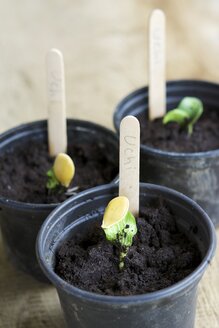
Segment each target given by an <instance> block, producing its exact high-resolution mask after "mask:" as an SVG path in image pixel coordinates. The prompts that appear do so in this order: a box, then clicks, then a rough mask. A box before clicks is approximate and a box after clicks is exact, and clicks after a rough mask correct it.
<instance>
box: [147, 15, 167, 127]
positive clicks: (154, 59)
mask: <svg viewBox="0 0 219 328" xmlns="http://www.w3.org/2000/svg"><path fill="white" fill-rule="evenodd" d="M165 21H166V19H165V14H164V13H163V11H161V10H159V9H156V10H154V11H153V12H152V14H151V17H150V20H149V120H151V121H152V120H154V119H156V118H159V117H163V116H164V115H165V113H166V78H165V62H166V59H165V57H166V55H165V34H166V33H165V25H166V22H165Z"/></svg>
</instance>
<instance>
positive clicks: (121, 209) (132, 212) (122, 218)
mask: <svg viewBox="0 0 219 328" xmlns="http://www.w3.org/2000/svg"><path fill="white" fill-rule="evenodd" d="M139 151H140V127H139V122H138V120H137V119H136V118H135V117H133V116H126V117H125V118H124V119H123V120H122V122H121V124H120V156H119V157H120V166H119V177H120V178H119V196H118V197H116V198H114V199H112V200H111V201H110V202H109V204H108V206H107V207H106V209H105V213H104V217H103V222H102V228H103V230H104V232H105V235H106V238H107V240H108V241H109V242H111V243H113V244H116V245H117V246H119V249H120V256H119V268H120V269H121V270H122V269H123V268H124V265H125V262H124V261H125V257H126V255H127V252H128V249H129V247H130V246H131V245H132V242H133V237H134V236H135V234H136V233H137V225H136V220H135V216H136V217H137V216H138V214H139Z"/></svg>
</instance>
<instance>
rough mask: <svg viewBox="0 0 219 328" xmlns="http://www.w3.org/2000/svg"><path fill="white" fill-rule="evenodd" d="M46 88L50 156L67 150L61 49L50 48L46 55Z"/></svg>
mask: <svg viewBox="0 0 219 328" xmlns="http://www.w3.org/2000/svg"><path fill="white" fill-rule="evenodd" d="M46 69H47V90H48V97H47V98H48V144H49V154H50V156H56V155H58V154H59V153H65V152H66V150H67V127H66V105H65V74H64V62H63V55H62V53H61V51H59V50H57V49H51V50H50V51H49V52H48V54H47V56H46Z"/></svg>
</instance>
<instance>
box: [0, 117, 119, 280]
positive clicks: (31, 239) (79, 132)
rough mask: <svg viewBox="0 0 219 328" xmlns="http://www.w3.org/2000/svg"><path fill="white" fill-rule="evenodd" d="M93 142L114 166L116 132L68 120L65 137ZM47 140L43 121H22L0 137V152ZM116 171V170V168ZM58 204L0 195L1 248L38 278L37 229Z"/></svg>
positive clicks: (92, 124) (41, 276)
mask: <svg viewBox="0 0 219 328" xmlns="http://www.w3.org/2000/svg"><path fill="white" fill-rule="evenodd" d="M72 137H74V139H73V140H75V141H76V142H77V141H79V142H80V141H81V142H82V141H83V142H88V143H89V142H96V143H97V144H100V145H101V148H102V149H103V151H104V152H106V156H107V157H108V159H109V160H110V161H111V162H112V163H114V164H115V167H118V141H117V137H116V135H115V134H114V133H113V132H112V131H110V130H108V129H106V128H104V127H102V126H100V125H97V124H94V123H91V122H88V121H80V120H72V119H70V120H68V139H69V142H70V140H71V138H72ZM27 138H28V140H37V141H39V147H40V144H42V143H46V142H47V121H37V122H32V123H28V124H24V125H21V126H18V127H15V128H13V129H11V130H8V131H6V132H5V133H3V134H2V135H1V136H0V154H2V153H4V151H6V150H7V149H8V148H9V147H10V148H16V145H19V146H20V145H21V144H22V142H25V140H27ZM117 173H118V171H117ZM57 205H58V204H33V203H23V202H19V201H15V200H11V199H7V198H4V197H2V196H1V195H0V226H1V232H2V237H3V241H4V247H5V250H6V252H7V254H8V256H9V258H10V260H11V261H12V262H13V263H14V265H15V266H16V267H17V268H19V269H21V270H23V271H25V272H26V273H28V274H30V275H32V276H34V277H35V278H37V279H39V280H42V281H44V280H46V278H45V276H44V275H43V273H42V271H41V269H40V267H39V265H38V262H37V259H36V255H35V243H36V237H37V234H38V231H39V229H40V227H41V225H42V223H43V221H44V220H45V218H46V217H47V216H48V215H49V213H50V212H51V211H52V210H53V209H54V208H55V207H56V206H57Z"/></svg>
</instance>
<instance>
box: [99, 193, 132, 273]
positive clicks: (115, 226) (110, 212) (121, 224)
mask: <svg viewBox="0 0 219 328" xmlns="http://www.w3.org/2000/svg"><path fill="white" fill-rule="evenodd" d="M102 228H103V230H104V232H105V234H106V239H107V240H108V241H109V242H111V243H113V244H115V245H117V246H119V248H120V256H119V268H120V269H121V270H122V269H123V268H124V259H125V257H126V255H127V252H128V249H129V247H130V246H131V245H132V242H133V237H134V236H135V234H136V233H137V225H136V220H135V217H134V216H133V215H132V213H131V212H130V211H129V200H128V198H126V197H124V196H119V197H116V198H114V199H112V200H111V201H110V202H109V204H108V206H107V207H106V209H105V213H104V217H103V222H102Z"/></svg>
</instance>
